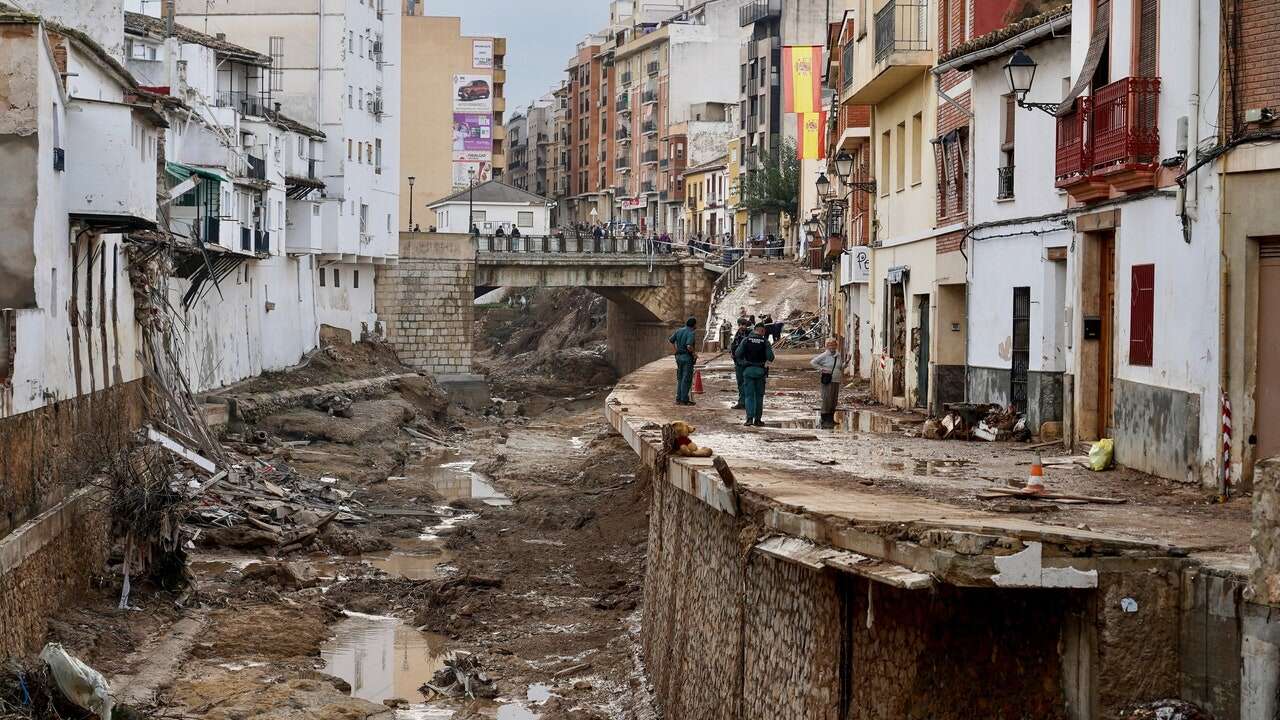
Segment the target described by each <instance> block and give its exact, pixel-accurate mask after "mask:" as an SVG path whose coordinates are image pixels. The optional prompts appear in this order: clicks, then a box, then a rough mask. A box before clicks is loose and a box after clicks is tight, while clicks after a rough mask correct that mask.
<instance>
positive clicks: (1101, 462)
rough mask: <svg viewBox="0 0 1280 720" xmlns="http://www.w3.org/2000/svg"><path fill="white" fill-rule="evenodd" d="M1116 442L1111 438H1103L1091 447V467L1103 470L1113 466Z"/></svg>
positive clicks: (1099, 470) (1095, 469) (1094, 469)
mask: <svg viewBox="0 0 1280 720" xmlns="http://www.w3.org/2000/svg"><path fill="white" fill-rule="evenodd" d="M1115 451H1116V442H1115V441H1114V440H1112V439H1111V438H1102V439H1101V440H1099V441H1098V442H1096V443H1094V444H1093V447H1091V448H1089V469H1090V470H1092V471H1094V472H1102V471H1103V470H1107V469H1109V468H1110V467H1111V463H1112V461H1114V459H1115Z"/></svg>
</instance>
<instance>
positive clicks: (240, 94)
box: [217, 90, 268, 117]
mask: <svg viewBox="0 0 1280 720" xmlns="http://www.w3.org/2000/svg"><path fill="white" fill-rule="evenodd" d="M267 101H268V98H266V97H263V96H262V95H260V94H258V93H250V92H246V91H242V90H223V91H221V92H219V93H218V99H217V106H218V107H229V108H235V109H236V110H238V111H240V114H241V115H253V116H255V117H266V114H267V109H268V103H267Z"/></svg>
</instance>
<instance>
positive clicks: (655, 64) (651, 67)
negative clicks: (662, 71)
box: [645, 60, 660, 75]
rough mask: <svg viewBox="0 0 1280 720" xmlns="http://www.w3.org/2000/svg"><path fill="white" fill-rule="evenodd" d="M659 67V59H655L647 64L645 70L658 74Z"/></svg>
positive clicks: (651, 73)
mask: <svg viewBox="0 0 1280 720" xmlns="http://www.w3.org/2000/svg"><path fill="white" fill-rule="evenodd" d="M659 67H660V65H659V64H658V61H657V60H654V61H653V62H650V63H649V64H648V65H646V66H645V70H646V71H648V73H649V74H650V75H657V74H658V69H659Z"/></svg>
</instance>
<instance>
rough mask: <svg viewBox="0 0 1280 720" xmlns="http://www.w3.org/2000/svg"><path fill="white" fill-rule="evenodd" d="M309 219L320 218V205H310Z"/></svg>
mask: <svg viewBox="0 0 1280 720" xmlns="http://www.w3.org/2000/svg"><path fill="white" fill-rule="evenodd" d="M311 217H320V203H311Z"/></svg>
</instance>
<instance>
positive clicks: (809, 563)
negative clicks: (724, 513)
mask: <svg viewBox="0 0 1280 720" xmlns="http://www.w3.org/2000/svg"><path fill="white" fill-rule="evenodd" d="M755 549H756V550H757V551H759V552H761V553H764V554H765V555H769V556H772V557H776V558H778V559H779V560H786V561H787V562H793V563H797V564H799V565H804V566H805V567H807V568H810V569H812V570H822V569H824V568H831V569H833V570H839V571H840V572H845V573H849V574H851V575H858V576H860V577H865V578H867V579H868V580H874V581H875V582H880V583H884V584H886V585H892V586H893V587H896V588H902V589H904V590H921V589H924V588H927V587H930V586H932V585H933V576H932V575H929V574H928V573H921V572H916V571H914V570H911V569H908V568H905V567H902V566H901V565H894V564H893V563H889V562H885V561H883V560H875V559H873V558H869V557H867V556H865V555H859V554H857V553H853V552H849V551H847V550H837V549H836V548H830V547H819V546H817V545H814V544H813V543H811V542H809V541H808V540H803V539H801V538H794V537H786V536H782V535H775V536H774V537H771V538H768V539H766V540H763V541H761V542H759V543H757V544H756V546H755Z"/></svg>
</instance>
